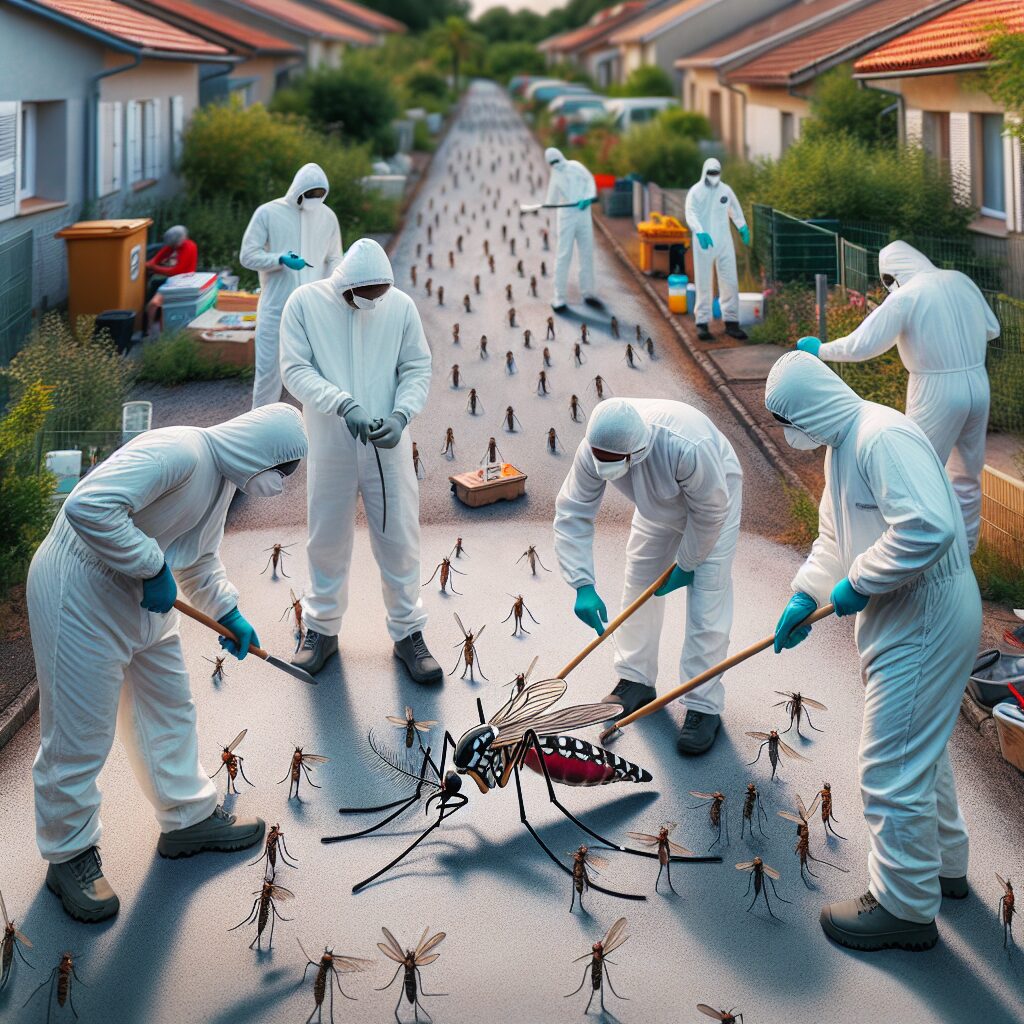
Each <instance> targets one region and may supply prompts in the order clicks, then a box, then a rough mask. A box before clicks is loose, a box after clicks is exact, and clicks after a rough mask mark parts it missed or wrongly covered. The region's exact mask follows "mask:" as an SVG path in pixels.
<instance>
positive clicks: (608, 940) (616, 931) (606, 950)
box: [601, 917, 629, 957]
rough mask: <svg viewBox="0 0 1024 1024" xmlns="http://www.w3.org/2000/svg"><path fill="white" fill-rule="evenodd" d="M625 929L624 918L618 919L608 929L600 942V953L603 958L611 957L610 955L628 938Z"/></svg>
mask: <svg viewBox="0 0 1024 1024" xmlns="http://www.w3.org/2000/svg"><path fill="white" fill-rule="evenodd" d="M626 927H627V925H626V919H625V918H624V917H620V918H619V919H618V921H616V922H615V924H613V925H612V926H611V928H609V929H608V934H607V935H605V937H604V939H603V940H602V941H601V946H602V952H603V954H604V955H605V957H608V956H611V954H612V953H614V952H615V950H617V949H618V948H619V946H621V945H622V944H623V943H624V942H625V941H626V939H628V938H629V934H628V933H627V931H626Z"/></svg>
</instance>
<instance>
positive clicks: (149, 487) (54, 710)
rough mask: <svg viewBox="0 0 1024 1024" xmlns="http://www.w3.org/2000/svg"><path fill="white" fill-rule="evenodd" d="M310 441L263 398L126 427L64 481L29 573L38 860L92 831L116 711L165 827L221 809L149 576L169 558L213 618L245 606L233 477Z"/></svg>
mask: <svg viewBox="0 0 1024 1024" xmlns="http://www.w3.org/2000/svg"><path fill="white" fill-rule="evenodd" d="M305 453H306V436H305V432H304V431H303V428H302V419H301V417H300V416H299V414H298V412H297V411H296V410H295V409H293V408H292V407H291V406H288V405H283V404H279V405H272V406H266V407H264V408H262V409H259V410H256V411H254V412H249V413H246V414H245V415H243V416H238V417H236V418H235V419H233V420H228V421H227V422H226V423H221V424H218V425H217V426H214V427H165V428H163V429H160V430H152V431H147V432H146V433H144V434H140V435H139V436H138V437H136V438H133V439H132V440H131V441H129V442H128V443H127V444H126V445H125V446H124V447H123V448H120V449H119V450H118V451H116V452H115V453H114V454H113V455H112V456H111V457H110V458H109V459H107V461H106V462H104V463H101V464H100V465H99V466H97V467H96V469H94V470H93V471H92V472H91V473H90V474H89V475H88V476H87V477H86V478H85V479H84V480H83V481H82V482H81V483H79V484H78V486H77V487H76V488H75V489H74V491H72V493H71V494H70V496H69V497H68V499H67V501H65V502H64V506H63V508H62V509H61V511H60V512H59V513H58V514H57V519H56V522H55V523H54V525H53V528H52V529H51V530H50V533H49V534H48V535H47V537H46V539H45V540H44V541H43V543H42V544H41V545H40V547H39V550H38V551H37V552H36V554H35V557H34V558H33V559H32V566H31V569H30V570H29V576H28V588H27V597H28V611H29V623H30V626H31V629H32V638H33V645H34V649H35V659H36V674H37V677H38V679H39V724H40V744H39V753H38V754H37V755H36V760H35V764H34V766H33V769H32V774H33V778H34V780H35V791H36V839H37V842H38V844H39V852H40V853H41V854H42V856H43V858H44V859H45V860H47V861H50V862H53V863H62V862H64V861H68V860H71V859H72V858H73V857H75V856H77V855H78V854H80V853H81V852H82V851H83V850H87V849H88V848H89V847H90V846H95V845H96V844H97V843H98V842H99V839H100V833H101V831H102V829H101V823H100V816H99V811H100V791H99V788H98V786H97V778H98V776H99V774H100V769H101V768H102V767H103V764H104V762H105V761H106V759H107V755H108V754H109V752H110V748H111V746H112V744H113V741H114V728H115V722H116V723H117V731H118V733H119V734H120V737H121V741H122V743H123V744H124V746H125V750H126V751H127V753H128V758H129V761H130V762H131V765H132V769H133V770H134V772H135V775H136V778H137V779H138V782H139V786H140V788H141V789H142V791H143V793H144V794H145V796H146V798H147V799H148V800H149V802H150V803H151V804H152V805H153V807H154V809H155V810H156V817H157V821H158V822H159V824H160V829H161V831H162V832H171V831H174V830H176V829H181V828H188V827H189V826H190V825H194V824H196V823H197V822H199V821H202V820H203V819H204V818H207V817H208V816H209V815H210V814H211V813H212V812H213V810H214V808H215V807H216V806H217V794H216V791H215V789H214V786H213V783H212V782H211V781H210V779H209V778H208V777H207V773H206V772H205V771H203V768H202V766H201V764H200V762H199V753H198V747H197V740H196V715H195V705H194V703H193V701H192V694H191V692H190V689H189V681H188V673H187V672H186V671H185V668H184V665H183V664H182V653H181V639H180V636H179V632H178V613H177V611H174V610H172V611H170V612H169V613H168V614H166V615H160V614H155V613H153V612H149V611H146V610H145V609H144V608H142V607H141V606H140V604H139V602H140V600H141V599H142V589H143V581H144V580H146V579H149V578H151V577H153V576H155V575H156V574H157V573H159V572H160V570H161V567H162V566H163V564H164V562H166V563H167V565H168V567H169V568H170V570H171V572H172V573H173V575H174V579H175V582H176V584H177V586H178V588H179V589H180V591H181V593H182V595H183V597H184V598H185V600H187V601H188V602H189V603H190V604H193V605H194V606H195V607H197V608H198V609H199V610H200V611H203V612H205V613H206V614H207V615H209V616H211V617H213V618H214V619H220V618H222V617H223V616H224V615H226V614H227V613H228V612H230V611H231V610H232V609H233V608H234V607H235V606H236V605H237V603H238V591H237V590H236V589H235V588H234V587H233V586H232V585H231V583H230V582H229V581H228V578H227V575H226V573H225V571H224V566H223V565H222V564H221V561H220V555H219V548H220V543H221V538H222V537H223V534H224V519H225V516H226V515H227V511H228V505H229V504H230V502H231V499H232V497H233V496H234V494H235V489H236V488H240V487H244V486H245V485H246V483H247V482H248V481H249V480H250V479H251V478H252V477H253V476H255V475H256V474H258V473H261V472H263V471H264V470H267V469H270V468H272V467H274V466H279V465H281V464H283V463H285V462H291V461H293V460H295V459H301V458H302V457H303V456H304V455H305Z"/></svg>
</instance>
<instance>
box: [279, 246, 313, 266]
mask: <svg viewBox="0 0 1024 1024" xmlns="http://www.w3.org/2000/svg"><path fill="white" fill-rule="evenodd" d="M277 262H278V263H282V264H284V266H286V267H287V268H288V269H289V270H302V268H303V267H308V266H309V264H308V263H307V262H306V261H305V260H304V259H303V258H302V257H301V256H300V255H299V254H298V253H297V252H292V251H291V250H290V249H289V250H288V252H286V253H282V254H281V255H280V256H278V258H277Z"/></svg>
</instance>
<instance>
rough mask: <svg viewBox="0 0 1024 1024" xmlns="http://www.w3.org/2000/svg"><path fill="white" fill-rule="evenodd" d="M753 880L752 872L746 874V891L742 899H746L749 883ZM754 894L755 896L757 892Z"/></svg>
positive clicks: (748, 893) (748, 892)
mask: <svg viewBox="0 0 1024 1024" xmlns="http://www.w3.org/2000/svg"><path fill="white" fill-rule="evenodd" d="M753 881H754V875H753V872H751V873H750V874H749V875H747V891H746V892H745V893H744V894H743V898H744V899H746V897H747V896H749V895H750V885H751V883H752V882H753ZM754 895H755V896H756V895H757V893H755V894H754Z"/></svg>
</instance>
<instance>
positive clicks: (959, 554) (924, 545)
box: [765, 352, 981, 950]
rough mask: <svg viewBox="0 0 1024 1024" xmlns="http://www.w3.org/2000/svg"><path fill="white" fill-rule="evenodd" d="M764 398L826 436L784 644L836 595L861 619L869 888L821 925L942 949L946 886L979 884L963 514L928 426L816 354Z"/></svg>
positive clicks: (782, 627)
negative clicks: (968, 815) (862, 394)
mask: <svg viewBox="0 0 1024 1024" xmlns="http://www.w3.org/2000/svg"><path fill="white" fill-rule="evenodd" d="M765 405H766V406H767V408H768V410H769V411H770V412H771V413H773V414H774V416H775V418H776V419H778V420H781V421H782V423H784V424H785V427H784V430H785V434H786V439H787V441H788V442H789V443H790V444H791V445H792V446H794V447H796V448H805V449H811V448H815V447H818V446H820V445H825V446H826V447H827V450H826V452H825V489H824V491H823V492H822V495H821V505H820V509H819V518H818V529H819V534H818V539H817V540H816V541H815V542H814V545H813V547H812V548H811V553H810V554H809V555H808V556H807V560H806V561H805V562H804V564H803V566H802V567H801V568H800V570H799V572H797V574H796V576H795V577H794V579H793V591H794V594H793V597H792V598H791V599H790V602H789V604H788V605H787V606H786V608H785V610H784V612H783V614H782V617H781V618H780V619H779V623H778V626H777V627H776V632H775V650H776V652H779V651H781V650H782V649H784V648H789V647H793V646H795V645H796V644H798V643H799V642H800V641H801V640H803V639H804V638H805V637H806V636H807V634H808V632H809V628H808V627H806V626H804V627H801V626H800V625H799V623H800V622H801V621H802V620H803V619H805V618H806V617H807V616H808V615H809V614H810V613H811V612H813V611H814V609H815V608H817V607H819V606H820V605H823V604H825V603H826V602H829V601H830V602H832V603H833V604H834V605H835V610H836V614H837V615H854V614H856V616H857V621H856V631H855V635H856V638H857V648H858V650H859V651H860V657H861V674H862V677H863V681H864V725H863V730H862V733H861V743H860V757H859V760H860V784H861V796H862V799H863V802H864V817H865V819H866V820H867V824H868V829H869V832H870V844H871V846H870V853H869V854H868V892H867V893H866V894H865V895H863V896H861V897H859V898H856V899H851V900H845V901H843V902H840V903H832V904H830V905H828V906H826V907H825V908H824V909H823V910H822V912H821V925H822V928H823V929H824V930H825V933H826V934H827V935H828V936H830V937H831V938H833V939H834V940H835V941H836V942H839V943H841V944H842V945H844V946H849V947H850V948H852V949H861V950H877V949H886V948H893V947H897V948H900V949H911V950H918V949H929V948H931V947H932V946H934V945H935V943H936V942H937V941H938V931H937V929H936V927H935V915H936V914H937V913H938V910H939V904H940V902H941V899H942V896H949V897H952V898H962V897H964V896H966V895H967V877H966V875H967V848H968V838H967V830H966V828H965V827H964V822H963V819H962V818H961V817H960V810H959V807H958V805H957V798H956V788H955V785H954V782H953V772H952V770H951V768H950V763H949V754H948V753H947V750H946V744H947V742H948V740H949V737H950V735H951V734H952V732H953V727H954V725H955V724H956V720H957V715H958V714H959V711H960V701H961V698H962V696H963V692H964V686H965V685H966V683H967V679H968V677H969V676H970V673H971V668H972V666H973V664H974V658H975V651H976V650H977V646H978V638H979V636H980V632H981V598H980V595H979V593H978V584H977V583H976V581H975V579H974V573H973V572H972V571H971V560H970V555H969V553H968V550H967V537H966V535H965V533H964V523H963V517H962V516H961V515H960V509H959V507H958V506H957V501H956V495H955V494H954V493H953V488H952V487H951V486H950V483H949V480H948V479H947V478H946V474H945V473H944V472H943V468H942V463H941V462H940V461H939V459H938V457H937V456H936V454H935V449H934V448H933V447H932V445H931V443H930V442H929V440H928V438H927V437H925V435H924V432H923V431H922V430H921V428H920V427H918V426H917V424H915V423H914V422H913V421H911V420H910V419H909V418H908V417H906V416H904V415H903V414H902V413H899V412H896V410H895V409H890V408H888V407H887V406H884V405H876V404H875V403H874V402H865V401H864V400H863V399H861V398H859V397H858V396H857V395H856V394H855V393H854V392H853V391H852V390H851V389H850V388H849V387H848V386H847V385H846V384H845V383H844V382H843V381H842V380H840V379H839V377H837V376H836V375H835V374H834V373H833V372H832V371H831V370H830V369H829V368H828V367H827V366H825V365H824V364H822V363H820V362H819V361H818V360H817V359H815V358H814V357H812V356H811V355H810V354H808V353H805V352H790V353H788V354H787V355H784V356H783V357H782V358H781V359H780V360H779V361H778V362H777V363H776V364H775V366H774V367H773V368H772V371H771V373H770V374H769V376H768V383H767V386H766V389H765Z"/></svg>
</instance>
